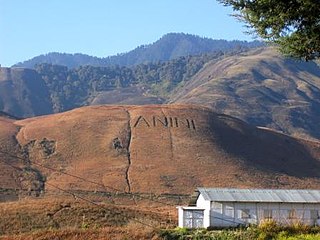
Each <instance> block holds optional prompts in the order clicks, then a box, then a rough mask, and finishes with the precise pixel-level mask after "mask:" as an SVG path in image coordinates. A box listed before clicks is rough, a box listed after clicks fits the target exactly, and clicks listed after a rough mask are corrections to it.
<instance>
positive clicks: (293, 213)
mask: <svg viewBox="0 0 320 240" xmlns="http://www.w3.org/2000/svg"><path fill="white" fill-rule="evenodd" d="M296 216H297V214H296V210H295V209H290V210H289V212H288V218H289V219H294V218H296Z"/></svg>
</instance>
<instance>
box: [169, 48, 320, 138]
mask: <svg viewBox="0 0 320 240" xmlns="http://www.w3.org/2000/svg"><path fill="white" fill-rule="evenodd" d="M171 102H175V103H188V104H200V105H204V106H207V107H210V108H211V109H213V110H214V111H216V112H219V113H225V114H228V115H231V116H235V117H238V118H240V119H242V120H245V121H247V122H249V123H250V124H254V125H257V126H265V127H270V128H273V129H277V130H280V131H283V132H285V133H287V134H290V135H293V136H300V137H306V138H309V137H311V138H317V139H319V138H320V124H319V122H320V68H319V66H317V65H316V64H315V63H313V62H309V63H305V62H298V61H295V60H292V59H286V58H283V57H280V56H279V54H278V53H276V51H275V50H273V49H272V48H266V49H260V50H256V51H251V52H249V53H245V54H242V55H240V56H231V57H227V58H225V59H222V60H221V61H218V62H213V61H212V62H211V63H208V64H207V65H206V66H205V67H204V68H203V69H202V70H201V71H200V72H199V73H198V74H196V75H195V76H194V77H193V79H192V80H190V81H189V82H188V83H187V84H186V85H185V86H183V87H182V88H181V89H179V91H177V92H176V94H175V95H174V96H173V97H172V99H171Z"/></svg>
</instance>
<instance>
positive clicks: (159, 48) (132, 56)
mask: <svg viewBox="0 0 320 240" xmlns="http://www.w3.org/2000/svg"><path fill="white" fill-rule="evenodd" d="M263 45H264V44H263V43H262V42H259V41H253V42H247V41H239V40H234V41H226V40H214V39H210V38H203V37H199V36H196V35H191V34H185V33H168V34H166V35H164V36H163V37H161V38H160V39H159V40H158V41H156V42H154V43H152V44H147V45H141V46H139V47H137V48H136V49H134V50H132V51H129V52H127V53H121V54H118V55H115V56H109V57H105V58H98V57H92V56H89V55H86V54H81V53H76V54H67V53H57V52H53V53H48V54H44V55H40V56H36V57H34V58H32V59H30V60H26V61H24V62H20V63H17V64H15V65H14V66H13V67H25V68H34V66H35V65H36V64H40V63H49V64H56V65H63V66H67V67H68V68H75V67H79V66H82V65H91V66H110V65H120V66H133V65H137V64H141V63H149V62H158V61H169V60H172V59H176V58H179V57H182V56H189V55H191V56H194V55H200V54H203V53H213V52H220V51H221V52H228V51H230V49H239V50H240V49H248V48H252V47H258V46H263Z"/></svg>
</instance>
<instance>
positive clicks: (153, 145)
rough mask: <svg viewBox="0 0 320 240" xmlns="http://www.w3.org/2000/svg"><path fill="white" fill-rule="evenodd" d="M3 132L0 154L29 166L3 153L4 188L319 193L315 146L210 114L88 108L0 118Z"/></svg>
mask: <svg viewBox="0 0 320 240" xmlns="http://www.w3.org/2000/svg"><path fill="white" fill-rule="evenodd" d="M0 130H1V132H0V134H1V135H0V137H1V139H0V142H1V149H0V150H1V151H2V152H3V151H5V152H10V153H11V154H14V155H16V156H20V157H21V158H22V159H25V160H18V159H16V158H13V157H10V156H8V155H7V154H3V153H2V154H0V157H1V162H0V169H1V170H2V173H1V183H0V184H1V188H12V187H14V188H18V189H19V188H23V189H24V190H25V191H29V192H30V191H31V192H36V193H37V191H41V190H43V188H44V187H45V188H46V189H47V190H48V189H49V190H50V189H52V186H51V185H52V184H53V185H56V186H59V187H60V188H64V189H73V190H75V189H81V190H88V191H110V188H108V187H113V188H117V189H119V190H120V191H126V192H144V193H147V192H152V193H156V194H158V193H173V194H190V193H192V191H193V190H194V188H195V187H197V186H211V187H258V188H262V187H263V188H320V172H319V169H320V162H319V160H320V143H319V142H307V141H304V140H299V139H295V138H292V137H288V136H286V135H282V134H279V133H276V132H274V131H270V130H267V129H259V128H255V127H251V126H249V125H247V124H246V123H244V122H242V121H240V120H238V119H235V118H232V117H229V116H226V115H219V114H215V113H213V112H212V111H210V110H208V109H206V108H200V107H191V106H182V105H162V106H160V105H149V106H91V107H84V108H79V109H75V110H72V111H69V112H65V113H60V114H54V115H49V116H43V117H36V118H30V119H25V120H19V121H14V120H8V119H5V118H2V119H1V127H0ZM30 161H31V162H30ZM3 162H7V163H10V164H12V165H14V166H17V167H18V168H17V169H13V168H12V169H10V167H8V166H7V165H5V164H4V163H3ZM32 162H34V163H37V164H40V165H42V166H46V167H50V168H54V169H58V170H59V171H60V172H53V171H52V170H49V169H48V168H43V167H41V166H40V165H34V164H31V163H32ZM30 164H31V165H30ZM22 170H23V171H22ZM63 173H68V174H73V175H77V176H81V177H82V178H84V179H87V180H89V181H95V182H98V183H101V184H103V185H105V187H99V186H97V185H93V184H91V183H89V182H87V181H83V180H80V179H77V178H74V177H72V176H68V175H66V174H63ZM19 174H20V175H19ZM21 182H22V183H21ZM32 190H35V191H32Z"/></svg>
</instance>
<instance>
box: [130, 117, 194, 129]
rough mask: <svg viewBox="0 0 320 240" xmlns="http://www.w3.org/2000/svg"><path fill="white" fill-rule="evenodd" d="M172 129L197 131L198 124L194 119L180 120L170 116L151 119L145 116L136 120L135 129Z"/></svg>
mask: <svg viewBox="0 0 320 240" xmlns="http://www.w3.org/2000/svg"><path fill="white" fill-rule="evenodd" d="M139 126H145V127H148V128H149V127H166V128H167V127H171V128H182V127H184V128H187V129H190V130H196V124H195V121H194V120H193V119H188V118H178V117H168V116H162V117H159V116H153V117H151V118H146V117H144V116H139V117H138V118H136V119H135V120H134V124H133V127H134V128H135V127H139Z"/></svg>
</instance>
